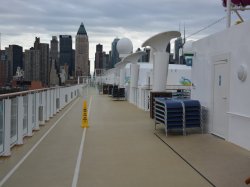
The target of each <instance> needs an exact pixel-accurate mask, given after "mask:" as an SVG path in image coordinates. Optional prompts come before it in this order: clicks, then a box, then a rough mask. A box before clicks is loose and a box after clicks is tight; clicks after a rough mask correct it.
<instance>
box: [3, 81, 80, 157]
mask: <svg viewBox="0 0 250 187" xmlns="http://www.w3.org/2000/svg"><path fill="white" fill-rule="evenodd" d="M82 87H83V85H74V86H69V87H54V88H46V89H38V90H31V91H24V92H17V93H10V94H2V95H0V156H10V155H11V151H10V149H11V147H12V146H14V145H20V144H23V138H24V137H25V136H32V135H33V131H34V130H39V126H40V125H42V124H45V121H48V120H49V119H50V118H51V117H53V116H54V115H55V114H56V113H57V112H59V111H60V110H61V109H62V108H64V107H65V106H66V105H67V104H69V103H70V102H71V101H73V100H74V99H75V98H76V97H78V96H79V95H80V93H81V92H82V90H81V89H82Z"/></svg>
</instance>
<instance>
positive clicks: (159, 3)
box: [0, 0, 250, 69]
mask: <svg viewBox="0 0 250 187" xmlns="http://www.w3.org/2000/svg"><path fill="white" fill-rule="evenodd" d="M0 2H1V6H0V32H1V33H2V35H1V40H2V49H3V48H4V47H6V46H8V45H9V44H17V45H21V46H23V47H24V49H28V48H30V47H31V46H32V45H33V42H34V38H35V37H36V36H38V37H40V38H41V42H43V43H49V42H50V39H51V37H52V36H54V35H55V36H58V35H60V34H70V35H72V37H73V48H74V45H75V44H74V42H75V35H76V32H77V30H78V28H79V26H80V23H81V22H83V23H84V26H85V29H86V31H87V33H88V36H89V42H90V60H91V63H92V64H93V61H94V59H93V58H94V53H95V45H96V44H98V43H101V44H103V46H104V50H105V51H107V52H108V51H109V50H110V48H111V42H112V41H113V39H114V38H115V37H119V38H123V37H128V38H130V39H131V40H132V42H133V45H134V50H136V49H137V48H138V47H140V45H141V44H142V43H143V42H144V41H145V40H146V39H147V38H149V37H151V36H152V35H154V34H157V33H159V32H163V31H168V30H179V25H183V24H184V23H185V25H186V35H187V36H188V35H190V34H192V33H194V32H195V31H197V30H200V29H202V28H203V27H205V26H207V25H209V24H210V23H212V22H214V21H216V20H218V19H220V18H221V17H223V16H225V9H224V7H222V2H221V0H207V1H204V0H152V1H149V0H124V1H119V0H0ZM249 14H250V11H248V12H247V11H245V12H244V14H243V15H244V17H250V16H249ZM233 20H234V21H235V20H236V16H235V15H233ZM224 28H225V20H222V21H221V22H220V23H218V24H216V25H214V26H213V27H211V28H209V29H206V30H205V31H203V32H200V33H199V34H197V35H194V36H193V37H190V38H189V39H192V40H196V39H199V38H202V37H204V36H206V35H208V34H211V33H215V32H217V31H221V30H222V29H224ZM92 69H93V65H92Z"/></svg>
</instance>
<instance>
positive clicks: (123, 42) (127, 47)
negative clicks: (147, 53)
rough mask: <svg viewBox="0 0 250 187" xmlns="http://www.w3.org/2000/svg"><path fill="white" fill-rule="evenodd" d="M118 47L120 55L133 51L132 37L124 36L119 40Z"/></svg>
mask: <svg viewBox="0 0 250 187" xmlns="http://www.w3.org/2000/svg"><path fill="white" fill-rule="evenodd" d="M116 49H117V51H118V53H119V57H125V56H127V55H128V54H131V53H132V52H133V44H132V42H131V40H130V39H128V38H122V39H120V40H119V41H118V42H117V45H116Z"/></svg>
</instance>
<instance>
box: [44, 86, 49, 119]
mask: <svg viewBox="0 0 250 187" xmlns="http://www.w3.org/2000/svg"><path fill="white" fill-rule="evenodd" d="M49 100H50V95H49V90H46V101H45V102H46V111H45V112H46V120H47V121H48V120H49V117H50V116H49V108H50V103H49V102H50V101H49Z"/></svg>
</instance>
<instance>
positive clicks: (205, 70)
mask: <svg viewBox="0 0 250 187" xmlns="http://www.w3.org/2000/svg"><path fill="white" fill-rule="evenodd" d="M249 30H250V22H244V23H242V24H239V25H235V26H232V27H231V28H229V29H226V30H224V31H222V32H219V33H217V34H214V35H211V36H209V37H206V38H204V39H201V40H199V41H197V42H194V44H193V49H194V53H195V55H194V59H193V67H192V82H193V87H192V92H191V97H192V98H193V99H198V100H200V101H201V103H202V105H203V106H205V107H206V108H207V110H208V122H207V129H208V131H209V132H210V133H214V132H215V129H216V127H217V126H218V125H220V124H216V123H214V122H213V121H214V120H215V119H214V116H215V115H216V114H214V112H213V111H214V103H215V100H214V98H215V97H216V95H215V92H214V88H215V87H214V86H215V84H217V83H216V77H215V66H216V64H218V63H221V64H223V63H224V64H228V66H229V68H228V74H229V80H226V81H228V82H229V87H228V93H227V97H224V98H223V99H224V100H225V101H226V102H228V109H227V112H226V115H225V118H227V119H226V120H225V121H227V123H226V124H225V132H224V133H225V136H224V138H225V139H226V140H228V141H230V142H233V143H235V144H237V145H240V146H242V147H244V148H246V149H248V150H250V133H249V132H250V98H249V97H250V96H249V95H250V75H249V70H250V53H249V51H250V37H249ZM242 65H243V66H244V67H245V72H246V74H248V75H247V78H246V80H245V81H241V80H240V79H239V78H238V71H239V70H240V68H241V66H242ZM219 77H220V78H221V75H219ZM220 81H221V80H220ZM222 81H223V79H222ZM220 83H221V82H218V84H220ZM222 120H223V119H222ZM215 134H216V133H215Z"/></svg>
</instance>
